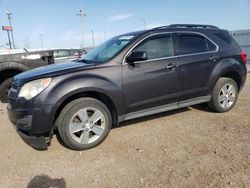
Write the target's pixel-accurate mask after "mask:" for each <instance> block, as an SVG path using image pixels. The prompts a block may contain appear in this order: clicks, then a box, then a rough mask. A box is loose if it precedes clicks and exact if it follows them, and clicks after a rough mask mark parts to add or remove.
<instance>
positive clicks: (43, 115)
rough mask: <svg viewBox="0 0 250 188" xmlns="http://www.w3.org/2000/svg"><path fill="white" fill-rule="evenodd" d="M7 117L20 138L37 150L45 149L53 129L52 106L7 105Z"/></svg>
mask: <svg viewBox="0 0 250 188" xmlns="http://www.w3.org/2000/svg"><path fill="white" fill-rule="evenodd" d="M7 110H8V117H9V119H10V121H11V122H12V124H13V125H14V127H15V128H16V130H17V132H18V134H19V135H20V137H21V138H22V140H23V141H24V142H25V143H26V144H28V145H30V146H31V147H33V148H34V149H37V150H45V149H47V146H48V145H49V143H50V139H51V135H52V131H53V119H51V110H52V106H43V107H40V108H31V109H29V108H23V109H20V108H13V107H12V106H11V105H10V104H9V105H8V106H7Z"/></svg>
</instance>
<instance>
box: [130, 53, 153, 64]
mask: <svg viewBox="0 0 250 188" xmlns="http://www.w3.org/2000/svg"><path fill="white" fill-rule="evenodd" d="M147 59H148V55H147V53H146V52H139V51H138V52H132V53H131V54H130V55H129V56H127V57H126V61H127V63H129V64H131V63H134V62H136V61H146V60H147Z"/></svg>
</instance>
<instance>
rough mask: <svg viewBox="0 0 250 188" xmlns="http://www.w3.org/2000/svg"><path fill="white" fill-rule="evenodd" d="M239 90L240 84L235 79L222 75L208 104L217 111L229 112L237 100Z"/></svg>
mask: <svg viewBox="0 0 250 188" xmlns="http://www.w3.org/2000/svg"><path fill="white" fill-rule="evenodd" d="M238 92H239V90H238V85H237V83H236V82H235V81H234V80H233V79H231V78H224V77H222V78H220V79H219V80H218V81H217V83H216V85H215V87H214V90H213V92H212V98H211V101H210V102H209V105H208V106H209V107H210V108H211V109H212V110H214V111H215V112H220V113H223V112H228V111H230V110H231V109H232V108H233V107H234V105H235V103H236V102H237V99H238Z"/></svg>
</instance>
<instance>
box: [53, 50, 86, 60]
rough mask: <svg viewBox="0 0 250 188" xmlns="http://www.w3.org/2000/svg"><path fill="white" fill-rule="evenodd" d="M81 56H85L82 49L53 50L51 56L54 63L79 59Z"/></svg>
mask: <svg viewBox="0 0 250 188" xmlns="http://www.w3.org/2000/svg"><path fill="white" fill-rule="evenodd" d="M83 54H87V51H86V50H84V49H55V50H53V56H54V59H55V62H56V63H60V62H65V61H72V60H77V59H80V58H81V56H82V55H83Z"/></svg>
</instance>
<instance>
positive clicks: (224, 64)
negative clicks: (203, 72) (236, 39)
mask: <svg viewBox="0 0 250 188" xmlns="http://www.w3.org/2000/svg"><path fill="white" fill-rule="evenodd" d="M221 77H225V78H231V79H233V80H234V81H235V82H236V83H237V86H238V89H239V91H240V90H241V89H242V87H243V85H244V83H245V80H246V70H244V69H243V66H242V65H241V64H240V63H239V62H238V61H237V60H235V59H233V58H228V59H224V60H222V61H221V62H219V63H218V64H217V65H216V66H215V68H214V70H213V72H212V74H211V77H210V79H209V82H208V83H209V87H210V88H211V91H212V90H213V88H214V87H215V85H216V83H217V81H218V80H219V79H220V78H221Z"/></svg>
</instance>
